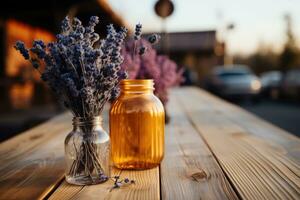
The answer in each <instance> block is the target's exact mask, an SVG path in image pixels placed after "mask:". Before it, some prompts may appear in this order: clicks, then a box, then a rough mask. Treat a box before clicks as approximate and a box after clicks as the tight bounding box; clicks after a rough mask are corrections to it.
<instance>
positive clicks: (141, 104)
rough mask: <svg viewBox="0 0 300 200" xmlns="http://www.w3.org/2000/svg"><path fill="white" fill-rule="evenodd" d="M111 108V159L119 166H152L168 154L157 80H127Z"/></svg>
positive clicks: (146, 167)
mask: <svg viewBox="0 0 300 200" xmlns="http://www.w3.org/2000/svg"><path fill="white" fill-rule="evenodd" d="M120 87H121V94H120V96H119V98H118V99H117V100H116V101H115V102H114V103H113V104H112V107H111V110H110V137H111V159H112V161H113V163H114V165H115V166H116V167H117V168H121V169H149V168H153V167H156V166H158V165H159V164H160V162H161V160H162V158H163V154H164V126H165V114H164V108H163V105H162V103H161V102H160V100H159V99H158V98H157V97H156V96H155V95H154V94H153V90H154V88H153V80H123V81H122V82H121V84H120Z"/></svg>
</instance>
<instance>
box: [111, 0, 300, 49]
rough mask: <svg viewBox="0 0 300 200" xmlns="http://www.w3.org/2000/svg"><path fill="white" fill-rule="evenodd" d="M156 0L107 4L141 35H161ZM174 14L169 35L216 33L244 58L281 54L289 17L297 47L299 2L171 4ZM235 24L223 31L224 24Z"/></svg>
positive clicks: (195, 0)
mask: <svg viewBox="0 0 300 200" xmlns="http://www.w3.org/2000/svg"><path fill="white" fill-rule="evenodd" d="M156 1H157V0H108V2H109V3H110V4H111V6H112V8H113V9H114V10H115V11H116V12H117V13H118V14H119V15H120V16H122V17H123V18H124V19H125V22H126V23H127V24H128V25H129V26H132V27H134V25H135V24H136V23H138V22H140V23H142V24H143V31H144V32H160V31H161V28H162V20H161V19H160V18H159V17H158V16H156V14H155V12H154V8H153V7H154V4H155V2H156ZM172 2H173V3H174V5H175V10H174V12H173V14H172V15H171V16H170V17H169V18H167V20H166V26H167V31H168V32H180V31H204V30H217V31H218V33H219V34H218V37H219V39H224V40H225V41H226V44H227V48H228V49H227V50H228V51H229V53H230V54H241V55H247V54H251V53H253V52H255V51H256V50H257V49H258V48H259V47H260V46H269V47H270V48H272V49H274V50H275V51H280V50H281V48H282V46H283V44H284V42H285V40H286V37H285V30H286V25H285V21H284V18H283V16H284V15H285V14H286V13H289V14H290V15H291V17H292V24H293V33H294V34H295V36H296V38H298V39H297V44H298V45H299V46H300V41H299V40H300V0H208V1H204V0H172ZM229 23H233V24H235V28H234V29H233V30H231V31H224V30H225V28H224V27H226V25H227V24H229Z"/></svg>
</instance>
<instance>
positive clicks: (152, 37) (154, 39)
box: [148, 34, 160, 45]
mask: <svg viewBox="0 0 300 200" xmlns="http://www.w3.org/2000/svg"><path fill="white" fill-rule="evenodd" d="M159 40H160V36H159V35H157V34H152V35H150V36H149V37H148V41H149V42H150V43H151V44H152V45H153V44H156V43H158V41H159Z"/></svg>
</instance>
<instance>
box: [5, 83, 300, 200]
mask: <svg viewBox="0 0 300 200" xmlns="http://www.w3.org/2000/svg"><path fill="white" fill-rule="evenodd" d="M168 111H169V114H170V116H171V123H170V124H168V125H167V126H166V130H165V157H164V159H163V162H162V163H161V165H160V167H157V168H154V169H151V170H144V171H120V170H117V169H113V170H112V171H113V174H120V175H121V176H122V177H128V178H131V179H134V180H135V181H136V184H135V185H130V186H126V187H122V188H120V189H114V190H110V189H111V186H112V184H113V183H112V182H111V181H108V182H106V183H104V184H100V185H94V186H73V185H69V184H67V183H66V182H65V181H64V178H63V173H64V152H63V147H64V144H63V142H64V138H65V136H66V134H67V133H68V132H69V131H70V130H71V116H70V115H68V114H63V115H61V116H58V117H56V118H54V119H52V120H50V121H48V122H46V123H44V124H42V125H40V126H38V127H36V128H33V129H31V130H29V131H27V132H25V133H23V134H20V135H18V136H16V137H14V138H12V139H10V140H8V141H6V142H4V143H1V145H0V199H5V200H6V199H30V200H32V199H43V198H46V199H59V200H61V199H84V200H85V199H87V200H92V199H118V200H119V199H130V200H131V199H151V200H152V199H170V200H175V199H180V200H185V199H222V200H223V199H300V177H299V176H300V140H299V138H297V137H295V136H293V135H291V134H289V133H287V132H285V131H283V130H281V129H279V128H277V127H275V126H273V125H271V124H269V123H267V122H265V121H263V120H262V119H260V118H258V117H255V116H254V115H252V114H250V113H248V112H246V111H244V110H242V109H241V108H239V107H237V106H234V105H231V104H229V103H226V102H224V101H223V100H220V99H218V98H216V97H214V96H212V95H210V94H208V93H206V92H204V91H202V90H200V89H198V88H191V87H189V88H180V89H175V90H173V91H172V93H171V97H170V102H169V104H168ZM106 114H107V113H106ZM106 118H107V117H106ZM299 123H300V122H299ZM106 126H107V120H106ZM106 129H107V127H106Z"/></svg>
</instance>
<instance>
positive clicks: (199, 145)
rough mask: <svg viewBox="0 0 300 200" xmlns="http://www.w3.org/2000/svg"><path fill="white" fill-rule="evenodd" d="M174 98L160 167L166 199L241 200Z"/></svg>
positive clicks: (171, 102) (171, 100) (163, 193)
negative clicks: (238, 199)
mask: <svg viewBox="0 0 300 200" xmlns="http://www.w3.org/2000/svg"><path fill="white" fill-rule="evenodd" d="M172 97H173V98H171V99H170V102H169V103H168V111H169V114H170V116H171V121H170V124H168V125H167V126H166V130H165V156H164V160H163V162H162V163H161V167H160V170H161V173H160V174H161V192H162V199H170V200H176V199H178V200H181V199H190V200H192V199H197V200H198V199H237V196H236V194H235V192H234V190H233V189H232V187H231V185H230V183H229V182H228V180H227V179H226V177H225V175H224V174H223V172H222V170H221V168H220V167H219V165H218V163H217V162H216V160H215V159H214V157H213V155H212V153H211V152H210V150H209V149H208V148H207V146H206V144H205V143H204V142H203V141H202V139H201V137H200V136H199V134H198V132H197V130H195V128H194V127H193V126H192V124H191V123H190V122H189V121H188V119H187V116H186V114H185V112H184V110H183V109H182V107H181V106H180V105H179V104H178V101H177V100H176V98H174V96H172Z"/></svg>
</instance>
